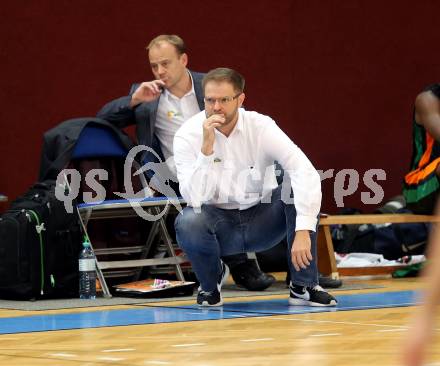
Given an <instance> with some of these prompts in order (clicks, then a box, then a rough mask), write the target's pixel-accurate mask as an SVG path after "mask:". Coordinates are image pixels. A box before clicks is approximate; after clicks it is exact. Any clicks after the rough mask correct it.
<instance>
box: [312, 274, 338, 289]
mask: <svg viewBox="0 0 440 366" xmlns="http://www.w3.org/2000/svg"><path fill="white" fill-rule="evenodd" d="M318 282H319V286H322V287H324V288H338V287H341V286H342V281H341V280H335V279H333V278H331V277H330V276H323V275H322V274H319V278H318Z"/></svg>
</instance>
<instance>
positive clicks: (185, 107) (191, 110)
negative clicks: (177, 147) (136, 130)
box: [154, 74, 200, 175]
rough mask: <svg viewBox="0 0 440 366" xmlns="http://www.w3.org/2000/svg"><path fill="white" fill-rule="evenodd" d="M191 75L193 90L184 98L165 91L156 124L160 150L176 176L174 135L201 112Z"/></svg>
mask: <svg viewBox="0 0 440 366" xmlns="http://www.w3.org/2000/svg"><path fill="white" fill-rule="evenodd" d="M189 75H190V77H191V84H192V88H191V90H190V91H189V92H188V93H186V94H185V95H184V96H183V97H182V98H178V97H176V96H175V95H173V94H171V93H170V92H169V91H168V90H167V89H165V90H164V91H163V93H162V95H161V96H160V99H159V105H158V107H157V114H156V122H155V125H154V131H155V133H156V136H157V138H158V139H159V142H160V148H161V150H162V153H163V155H164V158H165V160H166V161H167V165H168V168H169V169H170V170H171V172H172V173H173V174H174V175H176V168H175V166H174V161H173V159H172V156H173V155H174V154H173V139H174V135H175V134H176V132H177V130H178V129H179V128H180V127H181V126H182V125H183V123H184V122H185V121H186V120H188V119H189V118H190V117H192V116H194V115H195V114H197V113H199V112H200V107H199V104H198V102H197V97H196V93H195V91H194V83H193V81H192V76H191V74H189ZM170 157H171V159H170Z"/></svg>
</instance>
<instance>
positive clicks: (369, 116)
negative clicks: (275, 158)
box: [0, 0, 440, 212]
mask: <svg viewBox="0 0 440 366" xmlns="http://www.w3.org/2000/svg"><path fill="white" fill-rule="evenodd" d="M439 10H440V5H438V3H437V2H436V1H418V2H415V1H394V0H393V1H386V2H383V1H377V0H374V1H355V0H351V1H348V0H347V1H342V0H340V1H336V0H335V1H320V0H311V1H299V0H298V1H288V0H278V1H269V0H267V1H263V0H253V1H222V2H218V1H195V0H191V1H178V0H168V1H166V2H150V1H145V0H131V1H130V0H128V1H116V0H115V1H104V0H98V1H84V0H80V1H78V0H77V1H74V2H72V1H66V0H64V1H49V0H34V1H30V0H29V1H22V2H7V3H6V5H5V4H3V6H2V13H3V16H2V22H1V23H0V50H1V51H0V52H1V58H0V60H1V61H0V62H1V67H0V80H1V87H0V102H1V108H0V121H1V123H2V126H3V129H2V137H1V141H2V143H1V144H0V159H1V160H0V168H1V170H0V171H1V180H0V192H2V193H5V194H7V195H8V196H9V197H10V198H14V197H15V196H17V195H18V194H21V193H22V192H23V191H25V190H26V188H27V187H28V186H29V185H30V184H32V183H33V182H34V181H35V180H36V177H37V172H38V167H39V155H40V149H41V137H42V134H43V132H44V131H46V130H47V129H49V128H51V127H53V126H55V125H56V124H58V123H60V122H61V121H63V120H65V119H68V118H73V117H83V116H92V115H94V114H95V113H96V111H97V110H98V109H99V108H100V107H101V106H102V105H103V104H104V103H105V102H107V101H108V100H111V99H113V98H115V97H117V96H121V95H125V94H126V93H127V92H128V88H129V86H130V84H131V83H132V82H133V81H142V80H149V79H151V73H150V71H149V68H148V63H147V59H146V53H145V51H144V46H145V45H146V43H147V42H148V41H149V40H150V39H151V38H152V37H154V36H155V35H157V34H160V33H176V34H179V35H181V36H182V37H183V38H184V39H185V41H186V43H187V45H188V48H189V56H190V67H191V68H192V69H194V70H199V71H207V70H209V69H211V68H214V67H218V66H229V67H232V68H236V69H238V70H239V71H241V72H242V73H243V74H244V76H245V77H246V79H247V92H246V94H247V99H246V107H247V108H248V109H253V110H257V111H259V112H262V113H266V114H269V115H270V116H272V117H273V118H274V119H276V120H277V122H278V123H279V124H280V126H281V127H282V128H283V129H284V130H285V131H286V132H287V133H288V134H289V135H290V136H291V137H292V139H293V140H294V141H295V142H296V143H297V144H298V145H299V146H300V147H301V148H302V149H303V150H304V151H305V152H306V154H307V155H308V156H309V157H310V158H311V160H312V161H313V163H314V165H315V166H316V167H317V168H318V169H324V170H327V169H331V168H333V169H335V171H336V172H337V171H339V170H341V169H343V168H351V169H357V170H358V171H359V173H360V174H361V177H362V175H363V173H364V172H365V171H366V170H368V169H370V168H380V169H384V170H385V171H386V173H387V180H386V181H385V182H380V184H381V185H382V186H383V188H384V191H385V198H389V197H391V196H393V195H395V194H397V193H399V192H400V186H401V177H402V175H403V173H404V172H405V170H406V168H407V166H408V164H409V158H410V141H411V140H410V134H411V113H412V102H413V100H414V97H415V96H416V95H417V93H418V91H419V90H420V89H421V88H422V87H423V86H424V85H426V84H428V83H431V82H436V81H438V70H439V67H438V60H439V57H438V53H439V52H438V45H439V42H438V41H439V34H440V33H439V32H438V23H439V21H438V15H439ZM323 186H324V204H323V209H324V210H326V211H331V212H332V211H335V210H336V205H335V202H334V199H333V180H326V181H325V182H324V185H323ZM363 190H364V191H368V190H367V189H365V187H364V186H363V184H361V185H360V187H359V189H358V190H357V191H356V193H355V194H353V195H352V196H351V197H350V198H348V199H346V200H345V204H346V205H349V206H356V207H360V206H361V205H362V204H361V202H360V192H361V191H363ZM364 208H365V210H367V211H368V210H371V207H364Z"/></svg>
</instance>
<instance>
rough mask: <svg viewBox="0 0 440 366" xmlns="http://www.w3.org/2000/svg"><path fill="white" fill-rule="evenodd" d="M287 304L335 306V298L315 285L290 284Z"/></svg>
mask: <svg viewBox="0 0 440 366" xmlns="http://www.w3.org/2000/svg"><path fill="white" fill-rule="evenodd" d="M289 288H290V297H289V305H302V306H336V305H338V302H337V301H336V299H335V298H334V297H333V296H332V295H330V294H329V293H328V292H325V291H324V289H323V288H322V287H321V286H319V285H317V286H315V287H313V288H312V287H304V286H296V285H293V284H290V286H289Z"/></svg>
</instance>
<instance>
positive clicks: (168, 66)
mask: <svg viewBox="0 0 440 366" xmlns="http://www.w3.org/2000/svg"><path fill="white" fill-rule="evenodd" d="M147 51H148V59H149V63H150V67H151V71H152V72H153V75H154V77H155V78H156V79H155V80H152V81H147V82H143V83H138V84H133V85H132V87H131V90H130V93H129V95H127V96H124V97H121V98H118V99H116V100H113V101H111V102H109V103H107V104H106V105H105V106H104V107H103V108H102V109H101V110H100V111H99V112H98V114H97V116H98V117H100V118H102V119H105V120H107V121H109V122H110V123H112V124H114V125H116V126H117V127H120V128H123V127H126V126H129V125H134V124H135V125H136V134H137V139H138V143H139V144H141V145H146V146H149V147H151V148H152V149H153V150H154V151H155V152H156V153H157V154H158V155H159V156H160V157H161V159H162V161H166V162H167V166H168V168H169V172H168V174H167V176H168V177H173V176H174V178H173V180H172V181H169V182H168V183H170V186H166V187H163V186H162V187H161V186H160V185H154V183H153V182H156V183H157V181H155V177H154V172H152V171H148V172H147V176H148V177H149V178H150V179H152V181H150V183H151V184H152V185H153V188H155V189H156V190H158V191H160V192H161V193H163V194H165V195H169V192H170V191H171V192H173V190H174V192H175V193H176V194H178V191H179V187H178V184H177V178H176V172H175V165H174V160H173V139H174V134H175V133H176V131H177V130H178V129H179V128H180V127H181V126H182V125H183V124H184V123H185V121H186V120H187V119H189V118H190V117H192V116H194V115H195V114H197V113H199V112H200V111H201V110H203V108H204V103H203V90H202V86H201V82H202V78H203V75H204V74H201V73H198V72H194V71H191V70H188V68H187V64H188V55H187V53H186V46H185V43H184V41H183V40H182V38H180V37H179V36H177V35H159V36H157V37H155V38H154V39H153V40H152V41H151V42H150V43H149V45H148V46H147ZM147 162H154V163H159V161H157V158H156V156H155V155H154V154H152V153H149V152H147V153H146V155H145V156H144V157H143V163H147ZM161 183H164V182H161ZM172 194H174V193H172ZM223 259H224V261H225V262H226V263H227V264H228V265H229V266H230V267H231V274H232V278H233V279H234V281H235V283H236V284H237V285H240V286H243V287H245V288H246V289H248V290H254V291H260V290H264V289H266V288H267V287H269V286H270V285H271V284H272V283H273V282H274V281H275V279H274V277H273V276H270V275H267V274H266V273H264V272H262V271H261V270H260V269H259V267H258V265H257V263H256V261H255V260H252V259H248V258H247V255H246V254H237V255H232V256H228V257H225V258H223Z"/></svg>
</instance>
